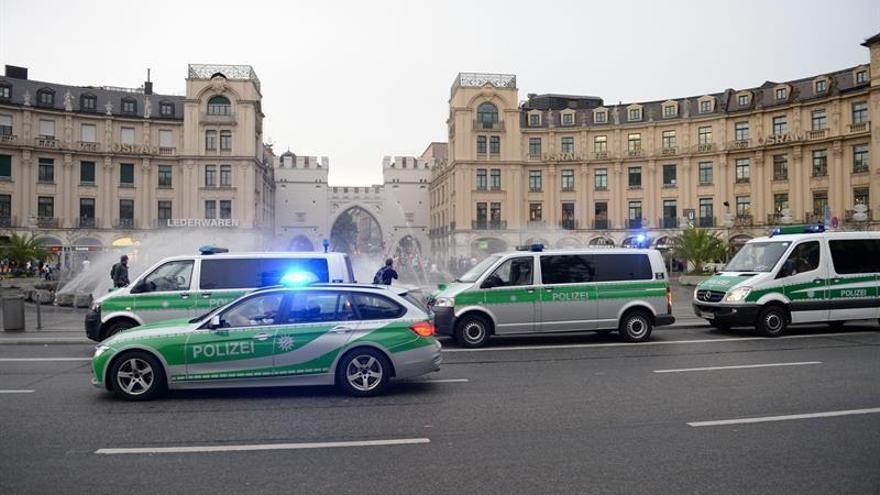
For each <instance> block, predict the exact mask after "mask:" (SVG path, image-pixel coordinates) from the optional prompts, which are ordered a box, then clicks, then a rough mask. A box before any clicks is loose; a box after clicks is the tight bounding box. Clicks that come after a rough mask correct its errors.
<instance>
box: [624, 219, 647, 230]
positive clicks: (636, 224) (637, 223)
mask: <svg viewBox="0 0 880 495" xmlns="http://www.w3.org/2000/svg"><path fill="white" fill-rule="evenodd" d="M646 225H647V222H645V219H644V218H627V219H626V228H628V229H640V228H642V227H643V226H646Z"/></svg>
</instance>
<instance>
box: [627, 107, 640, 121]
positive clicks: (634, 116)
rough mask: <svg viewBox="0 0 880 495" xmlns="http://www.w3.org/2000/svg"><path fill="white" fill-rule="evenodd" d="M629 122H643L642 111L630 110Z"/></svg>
mask: <svg viewBox="0 0 880 495" xmlns="http://www.w3.org/2000/svg"><path fill="white" fill-rule="evenodd" d="M627 120H628V121H630V122H638V121H640V120H642V109H641V108H630V109H629V111H628V112H627Z"/></svg>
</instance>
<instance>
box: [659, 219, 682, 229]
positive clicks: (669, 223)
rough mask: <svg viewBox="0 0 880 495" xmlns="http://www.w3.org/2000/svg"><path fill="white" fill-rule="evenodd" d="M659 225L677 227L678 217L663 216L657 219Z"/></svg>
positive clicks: (665, 227)
mask: <svg viewBox="0 0 880 495" xmlns="http://www.w3.org/2000/svg"><path fill="white" fill-rule="evenodd" d="M657 225H660V226H661V228H664V229H677V228H678V217H662V218H660V219H659V220H658V221H657Z"/></svg>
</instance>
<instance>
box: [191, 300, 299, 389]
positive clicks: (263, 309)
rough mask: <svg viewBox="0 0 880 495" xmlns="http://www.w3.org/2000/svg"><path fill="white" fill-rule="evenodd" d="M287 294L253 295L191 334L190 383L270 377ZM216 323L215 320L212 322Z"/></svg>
mask: <svg viewBox="0 0 880 495" xmlns="http://www.w3.org/2000/svg"><path fill="white" fill-rule="evenodd" d="M286 299H287V293H286V291H281V290H278V291H272V292H262V293H257V294H254V295H252V296H250V297H247V298H244V299H242V300H240V301H238V302H237V303H235V304H234V305H232V306H230V307H229V308H226V309H225V310H223V312H222V313H220V314H219V315H217V316H218V317H219V324H218V325H217V326H216V328H213V327H212V325H211V324H210V322H209V323H208V324H206V325H203V326H202V327H201V328H198V329H196V330H194V331H193V332H192V334H191V335H190V336H189V338H188V339H187V342H186V346H185V351H184V352H185V353H186V363H187V380H222V379H240V378H253V377H261V376H271V375H272V374H273V371H274V369H273V364H274V363H273V354H274V350H275V333H276V332H277V331H278V329H279V327H282V326H283V318H284V310H285V308H286V306H287V304H288V303H287V301H286ZM212 319H213V318H212Z"/></svg>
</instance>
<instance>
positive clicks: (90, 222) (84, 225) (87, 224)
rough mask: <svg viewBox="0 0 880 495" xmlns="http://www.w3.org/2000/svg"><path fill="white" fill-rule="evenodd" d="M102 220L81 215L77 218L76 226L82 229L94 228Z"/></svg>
mask: <svg viewBox="0 0 880 495" xmlns="http://www.w3.org/2000/svg"><path fill="white" fill-rule="evenodd" d="M99 223H100V222H98V219H96V218H94V217H80V218H78V219H77V222H76V226H77V228H80V229H94V228H95V227H96V226H97V225H98V224H99Z"/></svg>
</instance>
